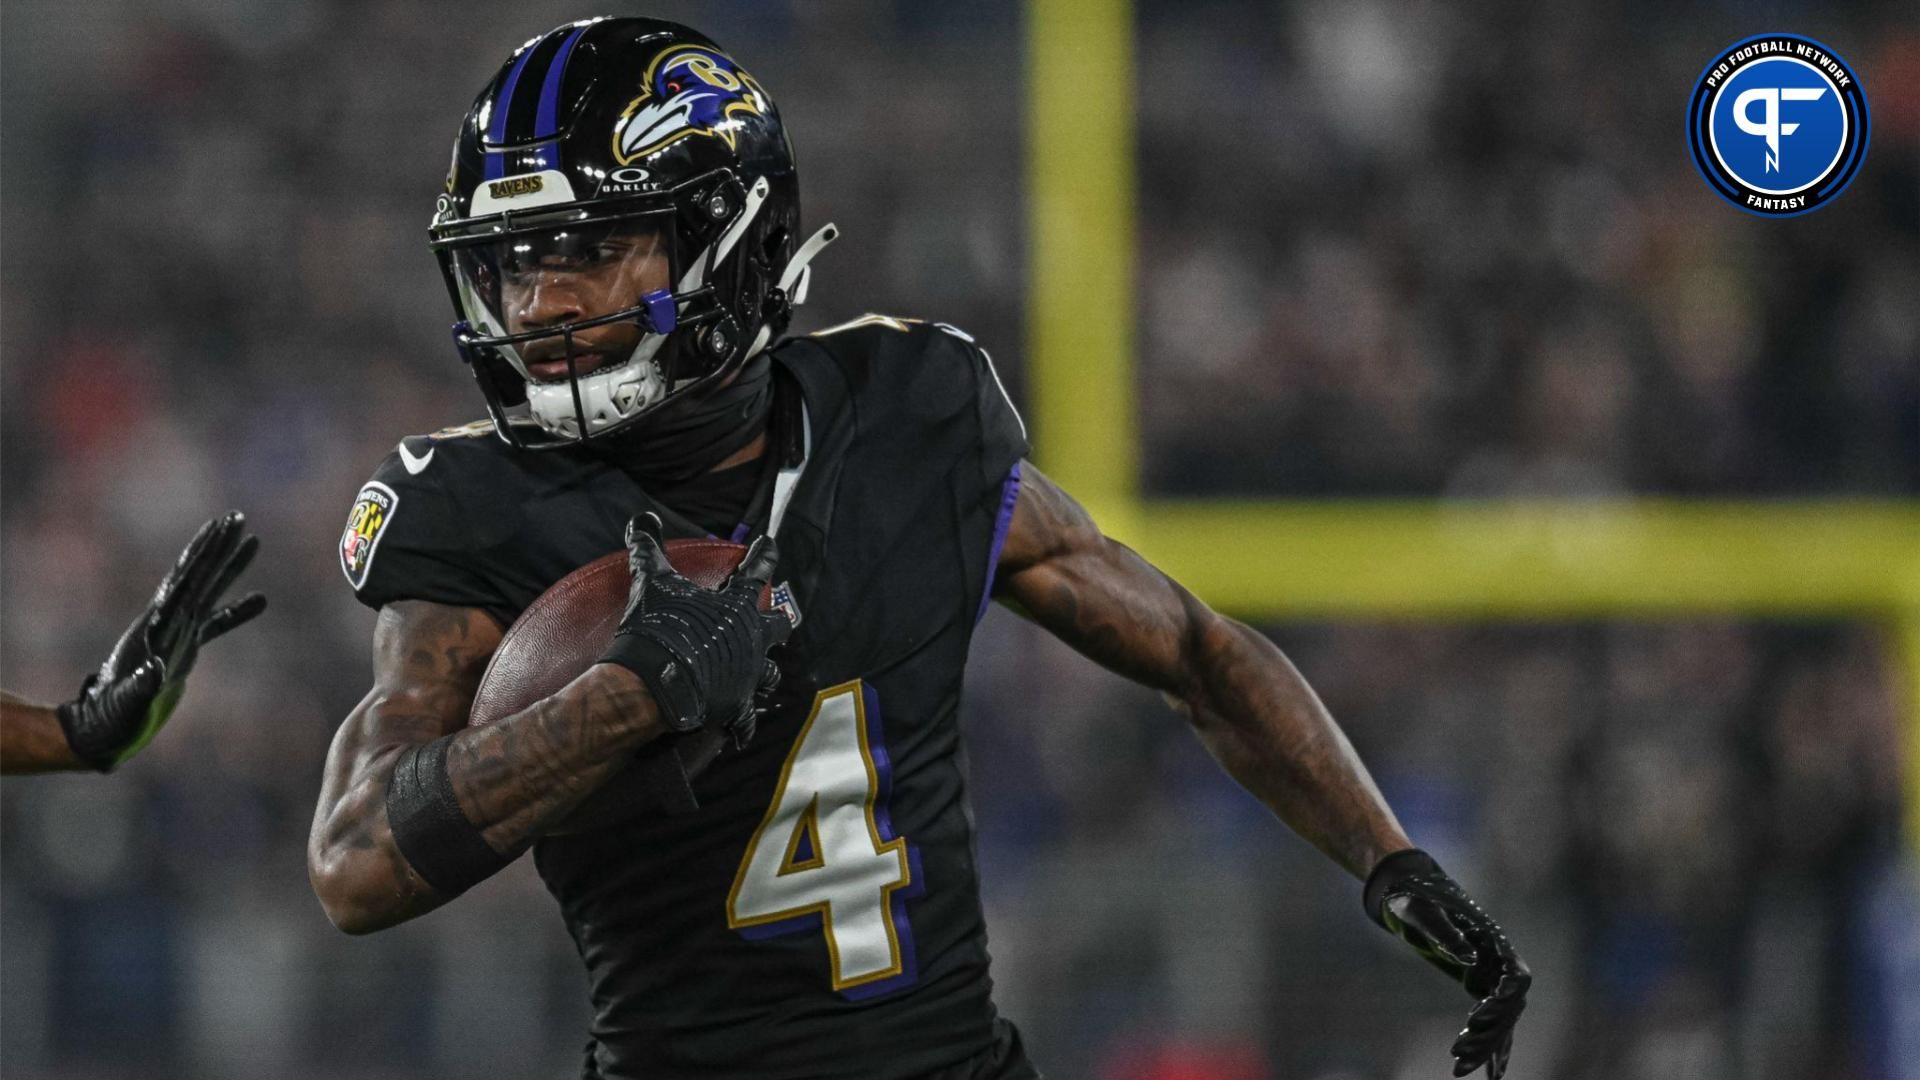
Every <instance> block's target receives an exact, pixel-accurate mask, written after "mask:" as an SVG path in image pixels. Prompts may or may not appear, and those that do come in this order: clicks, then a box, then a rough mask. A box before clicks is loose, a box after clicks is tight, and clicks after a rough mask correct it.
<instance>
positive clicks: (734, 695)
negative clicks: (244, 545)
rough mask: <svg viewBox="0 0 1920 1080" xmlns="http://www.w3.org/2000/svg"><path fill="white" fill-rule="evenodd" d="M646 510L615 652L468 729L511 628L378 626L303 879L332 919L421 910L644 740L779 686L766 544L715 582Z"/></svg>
mask: <svg viewBox="0 0 1920 1080" xmlns="http://www.w3.org/2000/svg"><path fill="white" fill-rule="evenodd" d="M659 530H660V522H659V519H657V518H652V517H651V516H649V517H648V519H647V520H644V521H636V522H635V523H634V524H631V525H629V526H628V528H627V551H628V569H629V570H630V571H631V573H632V575H633V584H632V587H631V588H630V590H629V592H628V597H627V607H626V611H625V612H624V613H623V614H622V615H621V618H620V625H619V627H618V629H617V630H616V631H615V633H614V639H613V645H612V646H611V647H610V648H609V649H608V650H607V653H606V655H605V656H604V657H602V658H601V662H600V663H597V664H594V665H593V666H592V667H589V668H588V669H587V670H586V672H585V673H584V674H582V675H580V676H579V677H578V678H576V679H574V680H573V681H572V682H570V683H568V684H567V685H566V686H564V687H562V688H561V689H560V690H559V691H558V692H556V693H554V694H553V695H552V696H550V697H547V698H545V699H543V700H541V701H537V702H535V703H534V704H532V705H530V706H528V707H527V708H525V709H523V710H521V711H520V712H517V713H515V714H513V715H512V716H509V717H506V718H504V719H502V720H499V721H496V722H494V723H492V724H488V725H485V726H484V727H477V728H470V727H466V726H465V724H466V717H467V712H468V710H469V709H470V708H471V706H472V704H473V697H474V693H475V691H476V690H477V689H478V688H479V685H480V677H481V675H482V674H483V673H484V672H485V671H486V666H487V661H488V659H489V658H490V657H492V655H493V652H494V650H495V649H497V648H498V647H499V645H500V641H501V637H502V634H501V630H500V625H499V623H497V622H495V621H494V619H493V618H492V616H490V615H488V614H486V613H485V612H483V611H481V610H479V609H478V608H465V607H454V606H449V605H445V604H434V603H428V602H426V601H419V600H412V601H399V602H395V603H390V604H387V605H386V606H384V607H382V608H381V610H380V618H379V621H378V623H377V624H376V625H375V628H374V636H373V667H374V685H373V689H372V690H371V691H369V692H368V694H367V696H366V698H365V699H364V700H363V701H361V703H360V704H359V706H358V707H356V708H355V709H354V711H353V713H352V714H351V715H349V716H348V717H347V721H346V723H345V724H343V725H341V728H340V732H339V734H338V735H336V736H335V737H334V742H333V749H332V751H331V752H330V753H329V754H328V755H327V766H326V776H325V779H324V781H323V782H322V786H321V790H320V803H319V806H318V808H317V809H316V810H315V811H314V818H313V831H312V833H311V834H310V835H309V836H308V840H307V874H308V876H309V877H310V878H311V879H312V881H313V889H314V892H315V893H316V894H317V895H318V896H319V897H320V903H321V905H322V906H323V907H325V908H326V911H327V917H328V918H329V919H332V920H333V924H334V925H335V926H338V927H339V928H340V929H342V930H345V931H347V932H348V933H360V934H363V933H369V932H371V931H374V930H381V929H385V928H386V927H389V926H392V925H394V924H395V923H400V922H404V921H406V920H407V919H411V918H414V917H415V916H418V915H423V914H425V913H426V912H429V911H431V910H433V909H434V908H436V907H439V906H440V905H441V904H444V903H446V902H447V901H448V900H449V899H451V898H452V897H454V896H457V895H459V893H460V892H461V891H463V890H464V889H466V888H467V887H468V886H471V885H472V884H474V883H475V882H477V881H480V880H482V879H484V878H486V877H487V876H489V875H491V874H493V873H495V872H497V871H498V870H499V869H500V868H501V867H503V866H505V865H506V864H507V863H508V862H510V861H512V860H513V859H515V858H517V857H518V856H519V855H520V853H521V852H523V851H525V850H526V849H527V847H528V846H529V845H531V844H532V843H533V841H534V839H535V838H536V837H537V836H539V835H540V834H541V833H542V832H544V831H545V830H546V829H547V828H548V827H549V826H551V825H553V824H555V823H557V822H558V821H559V820H560V819H561V818H564V817H565V816H566V815H567V814H568V813H570V812H572V811H573V810H574V809H575V808H576V807H578V806H579V805H580V804H581V803H582V802H584V801H585V800H586V798H587V796H589V795H591V794H592V793H593V792H594V791H595V790H597V789H598V788H599V787H600V785H601V784H603V783H605V782H606V781H607V780H608V779H609V778H610V777H612V775H613V774H614V773H615V772H617V771H619V770H620V769H622V768H624V767H625V766H626V764H627V761H628V758H629V756H630V755H631V754H632V752H633V751H634V750H637V749H639V748H640V747H641V746H642V745H644V744H646V743H648V742H650V741H652V740H653V739H656V738H658V737H660V736H661V735H664V734H666V733H668V732H675V733H680V734H684V733H687V732H690V731H695V730H698V729H700V728H701V727H702V726H704V725H705V724H706V723H707V722H708V721H713V722H715V723H716V724H725V725H728V726H729V728H730V729H734V730H737V729H738V728H739V726H740V725H741V724H742V723H743V722H744V721H745V720H746V719H747V718H748V716H749V714H750V713H751V711H752V709H753V707H754V698H755V694H756V692H757V691H759V690H760V689H761V688H762V687H763V686H765V685H768V676H769V674H770V673H769V671H768V669H767V650H768V649H770V648H772V647H773V646H774V645H777V644H779V643H780V642H782V641H784V640H786V636H787V634H788V632H789V631H790V630H791V625H790V624H789V623H788V622H787V619H786V617H785V616H784V615H781V614H779V613H778V612H766V611H762V610H760V608H759V596H760V593H761V590H762V589H764V588H765V587H766V584H767V581H768V580H769V579H770V578H771V576H772V574H773V568H774V565H775V561H776V559H777V558H778V555H777V553H776V552H775V549H774V545H773V541H772V540H771V539H769V538H766V537H762V538H761V539H759V540H757V541H755V542H754V544H753V545H752V546H751V547H749V548H748V549H747V553H746V555H745V557H744V558H743V559H742V561H741V564H740V567H739V569H737V570H736V571H735V572H734V574H733V576H732V577H731V578H730V579H729V581H728V582H727V584H726V585H724V586H722V587H721V588H719V589H705V588H701V587H699V586H697V585H695V584H693V583H692V582H690V581H688V580H687V579H686V578H685V577H683V576H681V575H680V574H679V573H678V572H677V571H675V570H674V568H673V566H672V564H671V563H669V562H668V561H667V557H666V553H665V550H664V548H663V545H662V541H661V539H660V535H659Z"/></svg>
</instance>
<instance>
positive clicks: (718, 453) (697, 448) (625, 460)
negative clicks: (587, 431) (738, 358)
mask: <svg viewBox="0 0 1920 1080" xmlns="http://www.w3.org/2000/svg"><path fill="white" fill-rule="evenodd" d="M772 406H773V361H772V359H771V358H770V357H768V355H767V354H766V353H764V352H763V353H761V354H760V355H759V356H756V357H754V358H753V359H751V360H749V361H747V364H746V366H745V367H743V368H741V369H740V374H739V376H738V377H736V378H735V379H734V380H733V381H732V382H730V383H728V384H727V385H725V386H723V387H721V388H720V389H718V390H715V391H714V392H713V393H711V394H708V395H706V396H705V397H702V398H700V399H699V400H697V401H689V402H684V403H680V404H677V405H674V406H670V407H666V408H662V409H661V410H660V411H659V412H657V413H655V414H654V415H653V416H650V417H647V418H645V419H644V420H642V421H640V422H639V423H638V424H636V425H635V430H634V431H632V432H631V433H629V432H621V433H619V434H618V435H617V436H614V437H611V438H605V439H594V440H592V441H591V442H590V443H588V444H587V445H588V446H591V447H593V448H595V449H597V450H598V451H599V452H600V453H601V454H602V455H604V456H606V457H607V458H608V459H610V460H611V461H613V462H614V463H615V464H617V465H619V466H620V467H621V468H622V469H625V470H626V471H627V472H628V473H629V474H631V475H632V476H633V477H634V478H635V479H637V480H639V481H640V482H641V483H642V484H646V485H648V486H649V487H652V486H659V485H674V484H680V483H684V482H686V481H688V480H691V479H692V478H694V477H696V476H699V475H700V474H701V473H704V472H707V471H709V470H711V469H712V468H713V467H714V466H715V465H718V464H720V463H721V462H722V461H725V460H726V459H727V458H728V457H729V456H730V455H732V454H734V453H737V452H738V451H739V450H740V449H741V448H742V447H744V446H746V445H747V444H748V443H750V442H752V441H753V440H754V439H756V438H758V437H759V436H760V434H761V433H762V432H764V431H765V430H766V429H767V414H768V413H769V411H771V409H772Z"/></svg>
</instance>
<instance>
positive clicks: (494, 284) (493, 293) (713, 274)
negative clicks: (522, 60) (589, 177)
mask: <svg viewBox="0 0 1920 1080" xmlns="http://www.w3.org/2000/svg"><path fill="white" fill-rule="evenodd" d="M689 189H690V190H689ZM766 195H767V183H766V181H765V180H760V181H758V182H757V183H756V184H755V185H754V187H753V189H752V190H750V191H745V192H743V191H742V190H741V186H740V185H739V184H738V183H737V182H734V181H733V179H732V177H731V176H729V175H722V176H719V177H703V178H701V179H700V180H699V181H696V182H694V183H690V184H688V185H685V186H684V187H683V189H681V190H677V191H675V192H670V193H663V195H661V196H653V197H642V198H639V199H634V200H628V201H627V203H626V204H625V205H619V206H609V205H607V204H604V203H603V204H601V205H598V206H593V207H580V206H577V205H576V206H569V207H559V208H554V209H551V210H546V209H542V210H539V211H528V212H520V213H506V214H502V215H499V216H498V217H497V218H495V219H493V220H490V221H482V220H478V219H469V220H468V221H465V222H451V223H448V224H447V225H445V226H441V227H436V229H435V243H434V247H435V248H436V251H437V253H438V255H439V257H440V262H441V269H442V271H443V273H444V274H445V276H446V279H447V287H448V290H449V291H450V292H451V293H452V296H453V300H454V305H455V307H456V309H457V310H458V311H459V312H460V314H461V315H462V319H461V321H460V322H459V323H458V324H456V325H455V327H454V338H455V342H456V345H457V346H458V347H459V349H460V352H461V355H462V357H463V358H464V359H466V360H467V362H468V363H469V365H471V366H472V368H473V370H474V375H475V378H476V379H477V380H478V381H479V383H480V386H481V390H482V392H483V393H485V395H486V397H487V404H488V411H489V412H490V413H491V414H492V416H493V419H494V421H495V424H496V426H497V427H499V429H500V430H501V432H502V433H503V437H505V438H507V439H508V441H510V442H513V443H515V444H516V445H522V446H528V447H541V446H546V445H566V444H571V443H574V442H578V441H583V440H587V439H592V438H597V437H602V436H605V435H606V434H608V433H610V432H612V431H614V430H615V429H617V428H622V427H625V426H627V425H628V424H630V423H631V422H633V421H634V420H637V419H638V418H639V417H640V416H642V415H644V414H646V413H648V412H651V411H652V410H654V409H655V408H658V407H660V406H661V405H663V404H665V403H666V402H667V401H668V400H669V399H670V398H677V397H681V396H683V395H684V396H698V395H700V394H702V393H704V392H705V390H707V389H710V388H712V387H713V386H715V385H717V384H718V383H719V382H720V381H722V380H723V379H724V377H725V376H726V375H728V374H730V373H731V372H732V371H734V370H737V369H738V367H739V365H740V364H741V363H743V362H744V361H745V360H746V359H747V357H748V356H750V355H751V354H752V353H753V352H757V351H759V349H760V348H762V347H764V346H765V344H766V343H767V338H768V337H769V336H770V335H768V334H765V333H761V334H759V335H757V336H756V340H755V341H753V342H746V341H742V340H741V339H742V336H743V335H742V334H741V332H740V330H739V320H738V319H737V318H736V317H735V315H736V312H737V311H738V308H739V307H740V305H741V303H742V302H748V303H750V302H752V296H753V294H759V295H764V294H765V292H766V290H767V286H768V285H770V284H771V282H770V280H768V279H770V278H771V273H770V272H769V271H768V269H767V268H765V267H760V266H757V265H749V263H750V262H752V260H751V259H750V253H749V247H750V245H746V244H743V243H742V241H743V239H744V238H745V237H747V235H748V234H749V233H750V232H751V233H756V234H759V233H760V232H761V231H760V230H755V229H753V226H754V224H755V219H756V217H758V216H759V211H760V210H761V208H762V206H763V204H764V203H765V200H766ZM689 219H691V220H689ZM688 241H691V243H688ZM694 245H698V248H699V249H698V250H695V251H692V252H691V253H688V252H686V251H685V250H684V249H685V248H687V247H691V246H694ZM750 279H754V280H750ZM754 285H758V286H759V287H758V288H757V289H756V288H754V287H753V286H754ZM742 294H748V295H742ZM780 302H781V305H782V306H783V307H784V305H785V299H784V297H781V298H780ZM753 322H754V323H755V324H759V323H760V322H761V320H760V319H754V320H753ZM522 404H524V405H525V406H526V415H527V418H529V419H531V420H532V421H533V422H534V423H535V424H537V425H538V427H539V428H540V429H542V430H543V431H544V432H545V433H546V434H547V436H549V437H550V438H547V439H541V438H539V437H538V436H534V437H532V438H528V436H529V435H530V434H531V433H530V432H527V431H526V428H525V424H524V421H523V422H522V423H521V424H518V425H516V424H514V423H513V422H512V419H511V418H510V417H509V415H508V410H510V409H513V408H515V407H517V406H519V405H522Z"/></svg>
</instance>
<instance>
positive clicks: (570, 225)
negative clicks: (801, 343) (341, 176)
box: [429, 18, 836, 448]
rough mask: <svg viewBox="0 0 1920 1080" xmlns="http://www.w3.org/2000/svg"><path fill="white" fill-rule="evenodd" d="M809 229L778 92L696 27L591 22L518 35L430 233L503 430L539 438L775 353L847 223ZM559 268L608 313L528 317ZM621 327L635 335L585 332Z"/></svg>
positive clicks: (475, 113) (658, 404)
mask: <svg viewBox="0 0 1920 1080" xmlns="http://www.w3.org/2000/svg"><path fill="white" fill-rule="evenodd" d="M799 228H800V198H799V182H798V178H797V177H796V175H795V172H794V164H793V148H792V146H791V145H790V144H789V143H788V141H787V135H786V131H785V130H784V129H783V128H782V127H781V124H780V114H779V112H778V111H777V110H776V109H775V108H774V104H773V99H772V98H771V97H769V96H768V94H767V91H766V88H765V87H763V86H761V85H760V82H759V81H758V80H757V79H755V78H754V77H753V76H752V75H750V74H748V73H747V71H746V70H745V69H744V68H742V67H741V66H740V65H739V64H738V63H736V62H735V61H734V60H733V58H732V57H730V56H728V55H727V54H726V53H725V52H723V51H721V49H720V47H719V46H718V45H716V44H714V43H713V42H712V41H711V40H709V39H708V38H706V37H705V36H703V35H701V34H699V33H697V32H695V31H693V30H690V29H688V28H687V27H684V26H680V25H677V24H675V23H670V22H663V21H660V20H657V19H642V18H597V19H587V20H584V21H581V22H576V23H568V24H567V25H565V26H560V27H556V28H555V29H553V30H550V31H548V32H547V33H545V34H542V35H540V36H539V37H536V38H534V39H533V40H531V41H529V42H527V43H526V44H524V45H522V46H520V48H519V49H517V50H515V51H514V53H513V55H512V56H510V57H508V58H507V62H506V64H505V65H504V66H502V67H501V68H500V71H499V73H498V74H496V75H495V76H494V77H493V80H492V81H491V82H489V83H488V84H487V87H486V89H484V90H482V91H481V92H480V96H479V98H478V99H477V100H475V101H474V103H473V107H472V108H471V109H469V110H468V112H467V116H466V119H465V120H464V121H463V122H462V123H461V125H460V136H459V139H458V140H457V141H456V142H455V143H454V149H453V164H452V166H451V168H450V169H449V171H448V173H447V183H446V191H445V193H443V194H442V195H441V196H440V197H439V199H438V202H437V204H436V206H435V207H434V214H433V223H432V226H431V228H430V230H429V233H430V237H431V244H432V247H433V250H434V252H435V254H436V255H437V257H438V258H439V260H440V267H441V270H442V272H443V273H444V274H445V276H446V281H447V289H448V291H449V292H450V293H451V295H452V298H453V305H454V311H455V313H456V316H457V318H458V320H459V321H458V322H456V323H455V324H454V328H453V330H454V341H455V343H456V345H457V347H458V348H459V351H460V355H461V358H462V359H463V360H465V361H466V363H467V364H468V365H469V366H470V367H471V368H472V370H473V375H474V378H475V379H476V380H477V381H478V382H479V384H480V389H481V392H482V393H483V394H484V395H485V396H486V400H487V410H488V412H489V414H490V415H491V416H492V417H493V420H494V427H495V430H496V431H498V432H499V433H500V435H501V437H502V438H504V439H506V440H507V441H508V442H510V443H512V444H513V445H515V446H521V447H527V448H542V447H550V446H564V445H571V444H574V443H576V442H580V441H584V440H587V439H593V438H601V437H605V436H607V435H609V434H612V433H614V432H617V431H619V430H621V429H622V428H626V427H628V426H630V425H632V424H634V423H635V422H637V421H639V420H640V419H641V418H642V417H645V416H647V415H648V414H650V413H653V412H655V411H656V410H659V409H663V408H668V407H671V406H672V405H673V404H674V403H675V402H681V401H689V400H693V399H696V398H698V397H700V396H702V395H704V394H705V393H707V392H708V391H710V390H712V389H714V388H716V387H717V386H718V385H719V384H721V383H722V382H723V381H725V380H726V378H727V377H728V376H729V375H731V374H732V373H733V372H735V371H737V370H739V368H740V367H741V365H743V364H744V363H745V362H746V361H747V359H748V358H750V357H751V356H753V355H754V354H755V353H758V352H759V351H760V350H762V349H764V348H766V347H767V346H768V345H769V344H770V343H771V342H772V341H773V339H775V338H776V337H778V336H779V335H780V334H781V333H782V332H783V331H784V330H785V329H786V326H787V322H788V320H789V317H790V316H791V313H792V308H793V306H794V305H795V304H798V303H800V302H801V301H802V300H803V299H804V298H805V296H806V287H807V279H808V272H807V268H806V267H807V263H808V261H809V260H811V259H812V258H813V256H814V255H816V254H818V253H819V251H820V249H821V248H822V247H825V246H826V244H828V243H829V242H831V241H832V240H833V238H834V236H835V235H836V232H835V229H834V227H833V226H832V225H828V226H826V227H825V228H822V229H821V230H820V231H819V232H817V233H815V234H814V235H813V237H812V238H811V239H809V240H808V241H807V242H806V243H805V244H804V245H802V244H799V243H798V230H799ZM554 271H563V272H575V273H583V274H591V275H594V278H593V280H594V282H595V283H596V288H598V289H599V290H600V292H601V293H602V294H603V295H605V296H611V297H614V298H615V299H613V300H612V301H610V302H608V303H603V304H602V305H601V306H613V307H615V310H611V311H599V312H580V311H575V312H572V313H570V314H566V315H564V316H561V317H555V318H548V319H547V321H546V322H545V323H543V324H539V325H535V324H534V320H531V319H529V318H527V317H525V316H526V315H527V312H528V311H529V310H530V306H529V305H530V304H531V301H530V300H529V299H528V298H529V297H531V296H533V295H534V294H535V293H536V292H537V290H538V289H539V287H540V284H539V283H540V281H541V279H542V275H547V274H550V273H552V272H554ZM548 280H551V279H548ZM616 323H625V324H632V325H634V326H636V327H637V328H638V334H637V344H629V343H630V342H632V341H633V339H634V335H632V334H628V335H623V336H621V338H620V344H619V345H617V346H612V347H605V348H603V349H602V350H601V351H595V348H594V346H592V344H591V343H589V342H585V341H583V340H581V339H580V338H579V337H577V335H579V334H580V333H581V332H583V331H586V330H590V329H593V328H596V327H602V326H608V325H611V324H616ZM599 336H600V337H602V338H604V337H606V335H599ZM530 357H531V359H530ZM583 367H584V368H586V369H587V370H582V369H583ZM522 406H524V412H525V417H527V418H530V419H531V421H532V423H528V422H527V420H526V419H525V418H522V417H520V416H519V415H518V414H517V410H519V409H520V407H522ZM510 410H515V411H516V412H514V413H510ZM516 419H518V420H519V422H518V423H515V422H513V421H514V420H516Z"/></svg>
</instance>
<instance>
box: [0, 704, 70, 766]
mask: <svg viewBox="0 0 1920 1080" xmlns="http://www.w3.org/2000/svg"><path fill="white" fill-rule="evenodd" d="M86 767H87V765H86V763H85V762H83V761H81V760H80V759H79V758H77V757H75V756H74V755H73V747H71V746H68V745H67V736H66V733H65V732H63V731H61V730H60V716H59V714H58V713H57V712H55V710H54V707H53V706H51V705H35V704H34V703H32V702H30V701H28V700H26V699H25V698H20V697H15V696H14V695H12V694H9V693H7V692H6V691H4V690H0V772H4V773H6V774H7V775H8V776H16V775H19V774H21V773H39V772H58V771H61V770H65V769H84V768H86Z"/></svg>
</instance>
